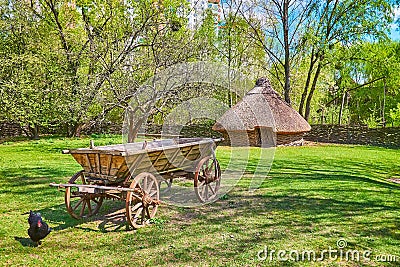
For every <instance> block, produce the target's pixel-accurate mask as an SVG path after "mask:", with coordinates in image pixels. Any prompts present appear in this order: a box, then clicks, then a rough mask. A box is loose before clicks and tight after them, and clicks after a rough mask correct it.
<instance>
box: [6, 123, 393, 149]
mask: <svg viewBox="0 0 400 267" xmlns="http://www.w3.org/2000/svg"><path fill="white" fill-rule="evenodd" d="M311 128H312V129H311V131H310V132H308V133H306V134H305V135H304V140H306V141H313V142H323V143H338V144H359V145H376V146H385V147H396V148H399V147H400V127H389V128H376V129H369V128H368V127H367V126H366V125H355V126H344V125H341V126H339V125H312V127H311ZM121 129H122V126H121V125H116V124H109V125H105V126H103V127H98V128H95V129H91V130H90V131H85V132H84V134H92V133H114V134H121V132H122V130H121ZM161 130H162V126H161V125H148V126H147V129H146V133H147V134H160V133H161ZM177 132H178V133H179V134H180V135H181V136H183V137H214V138H218V137H222V134H221V133H219V132H215V131H213V130H212V129H211V126H210V125H190V126H184V127H183V128H182V129H178V130H177V131H171V133H172V134H176V133H177ZM22 135H24V133H23V131H22V129H21V127H20V126H19V125H18V124H14V123H7V122H2V123H0V139H1V138H4V137H11V136H22Z"/></svg>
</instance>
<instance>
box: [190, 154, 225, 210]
mask: <svg viewBox="0 0 400 267" xmlns="http://www.w3.org/2000/svg"><path fill="white" fill-rule="evenodd" d="M220 173H221V172H220V169H219V164H218V161H217V159H216V158H215V157H214V158H212V157H206V158H203V159H202V160H200V161H199V163H198V165H197V168H196V172H195V178H194V187H195V188H194V189H195V193H196V195H197V198H198V199H199V200H200V201H201V202H207V201H210V200H212V199H215V198H216V196H217V193H218V189H219V187H220V182H221V179H220Z"/></svg>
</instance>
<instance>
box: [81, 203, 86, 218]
mask: <svg viewBox="0 0 400 267" xmlns="http://www.w3.org/2000/svg"><path fill="white" fill-rule="evenodd" d="M85 207H86V201H82V208H81V213H80V216H81V217H83V213H84V212H85Z"/></svg>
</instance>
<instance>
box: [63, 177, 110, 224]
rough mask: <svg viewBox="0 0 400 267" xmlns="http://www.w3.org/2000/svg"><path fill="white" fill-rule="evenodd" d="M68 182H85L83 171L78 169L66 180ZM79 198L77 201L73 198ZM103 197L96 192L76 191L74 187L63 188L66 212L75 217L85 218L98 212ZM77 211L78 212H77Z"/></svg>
mask: <svg viewBox="0 0 400 267" xmlns="http://www.w3.org/2000/svg"><path fill="white" fill-rule="evenodd" d="M68 183H69V184H76V183H81V184H86V179H85V176H84V175H83V171H79V172H77V173H75V174H74V176H72V178H71V179H70V180H69V181H68ZM74 198H76V199H79V200H78V201H77V202H75V201H73V199H74ZM103 200H104V197H102V196H98V195H96V194H89V193H82V192H78V188H76V187H67V188H66V190H65V206H66V207H67V211H68V213H69V214H70V215H71V216H72V217H73V218H75V219H81V218H86V217H90V216H93V215H95V214H96V213H97V212H99V210H100V207H101V205H102V204H103ZM77 211H79V213H77Z"/></svg>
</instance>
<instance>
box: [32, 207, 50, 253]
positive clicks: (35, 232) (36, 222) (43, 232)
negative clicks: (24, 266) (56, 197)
mask: <svg viewBox="0 0 400 267" xmlns="http://www.w3.org/2000/svg"><path fill="white" fill-rule="evenodd" d="M28 223H29V229H28V235H29V237H30V238H31V239H32V241H33V242H35V243H36V244H37V245H40V244H41V242H40V240H41V239H43V238H45V237H46V236H47V235H48V234H49V233H50V232H51V228H50V227H49V226H48V225H47V223H45V222H44V221H43V220H42V217H41V215H40V213H34V212H33V211H30V212H29V218H28Z"/></svg>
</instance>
